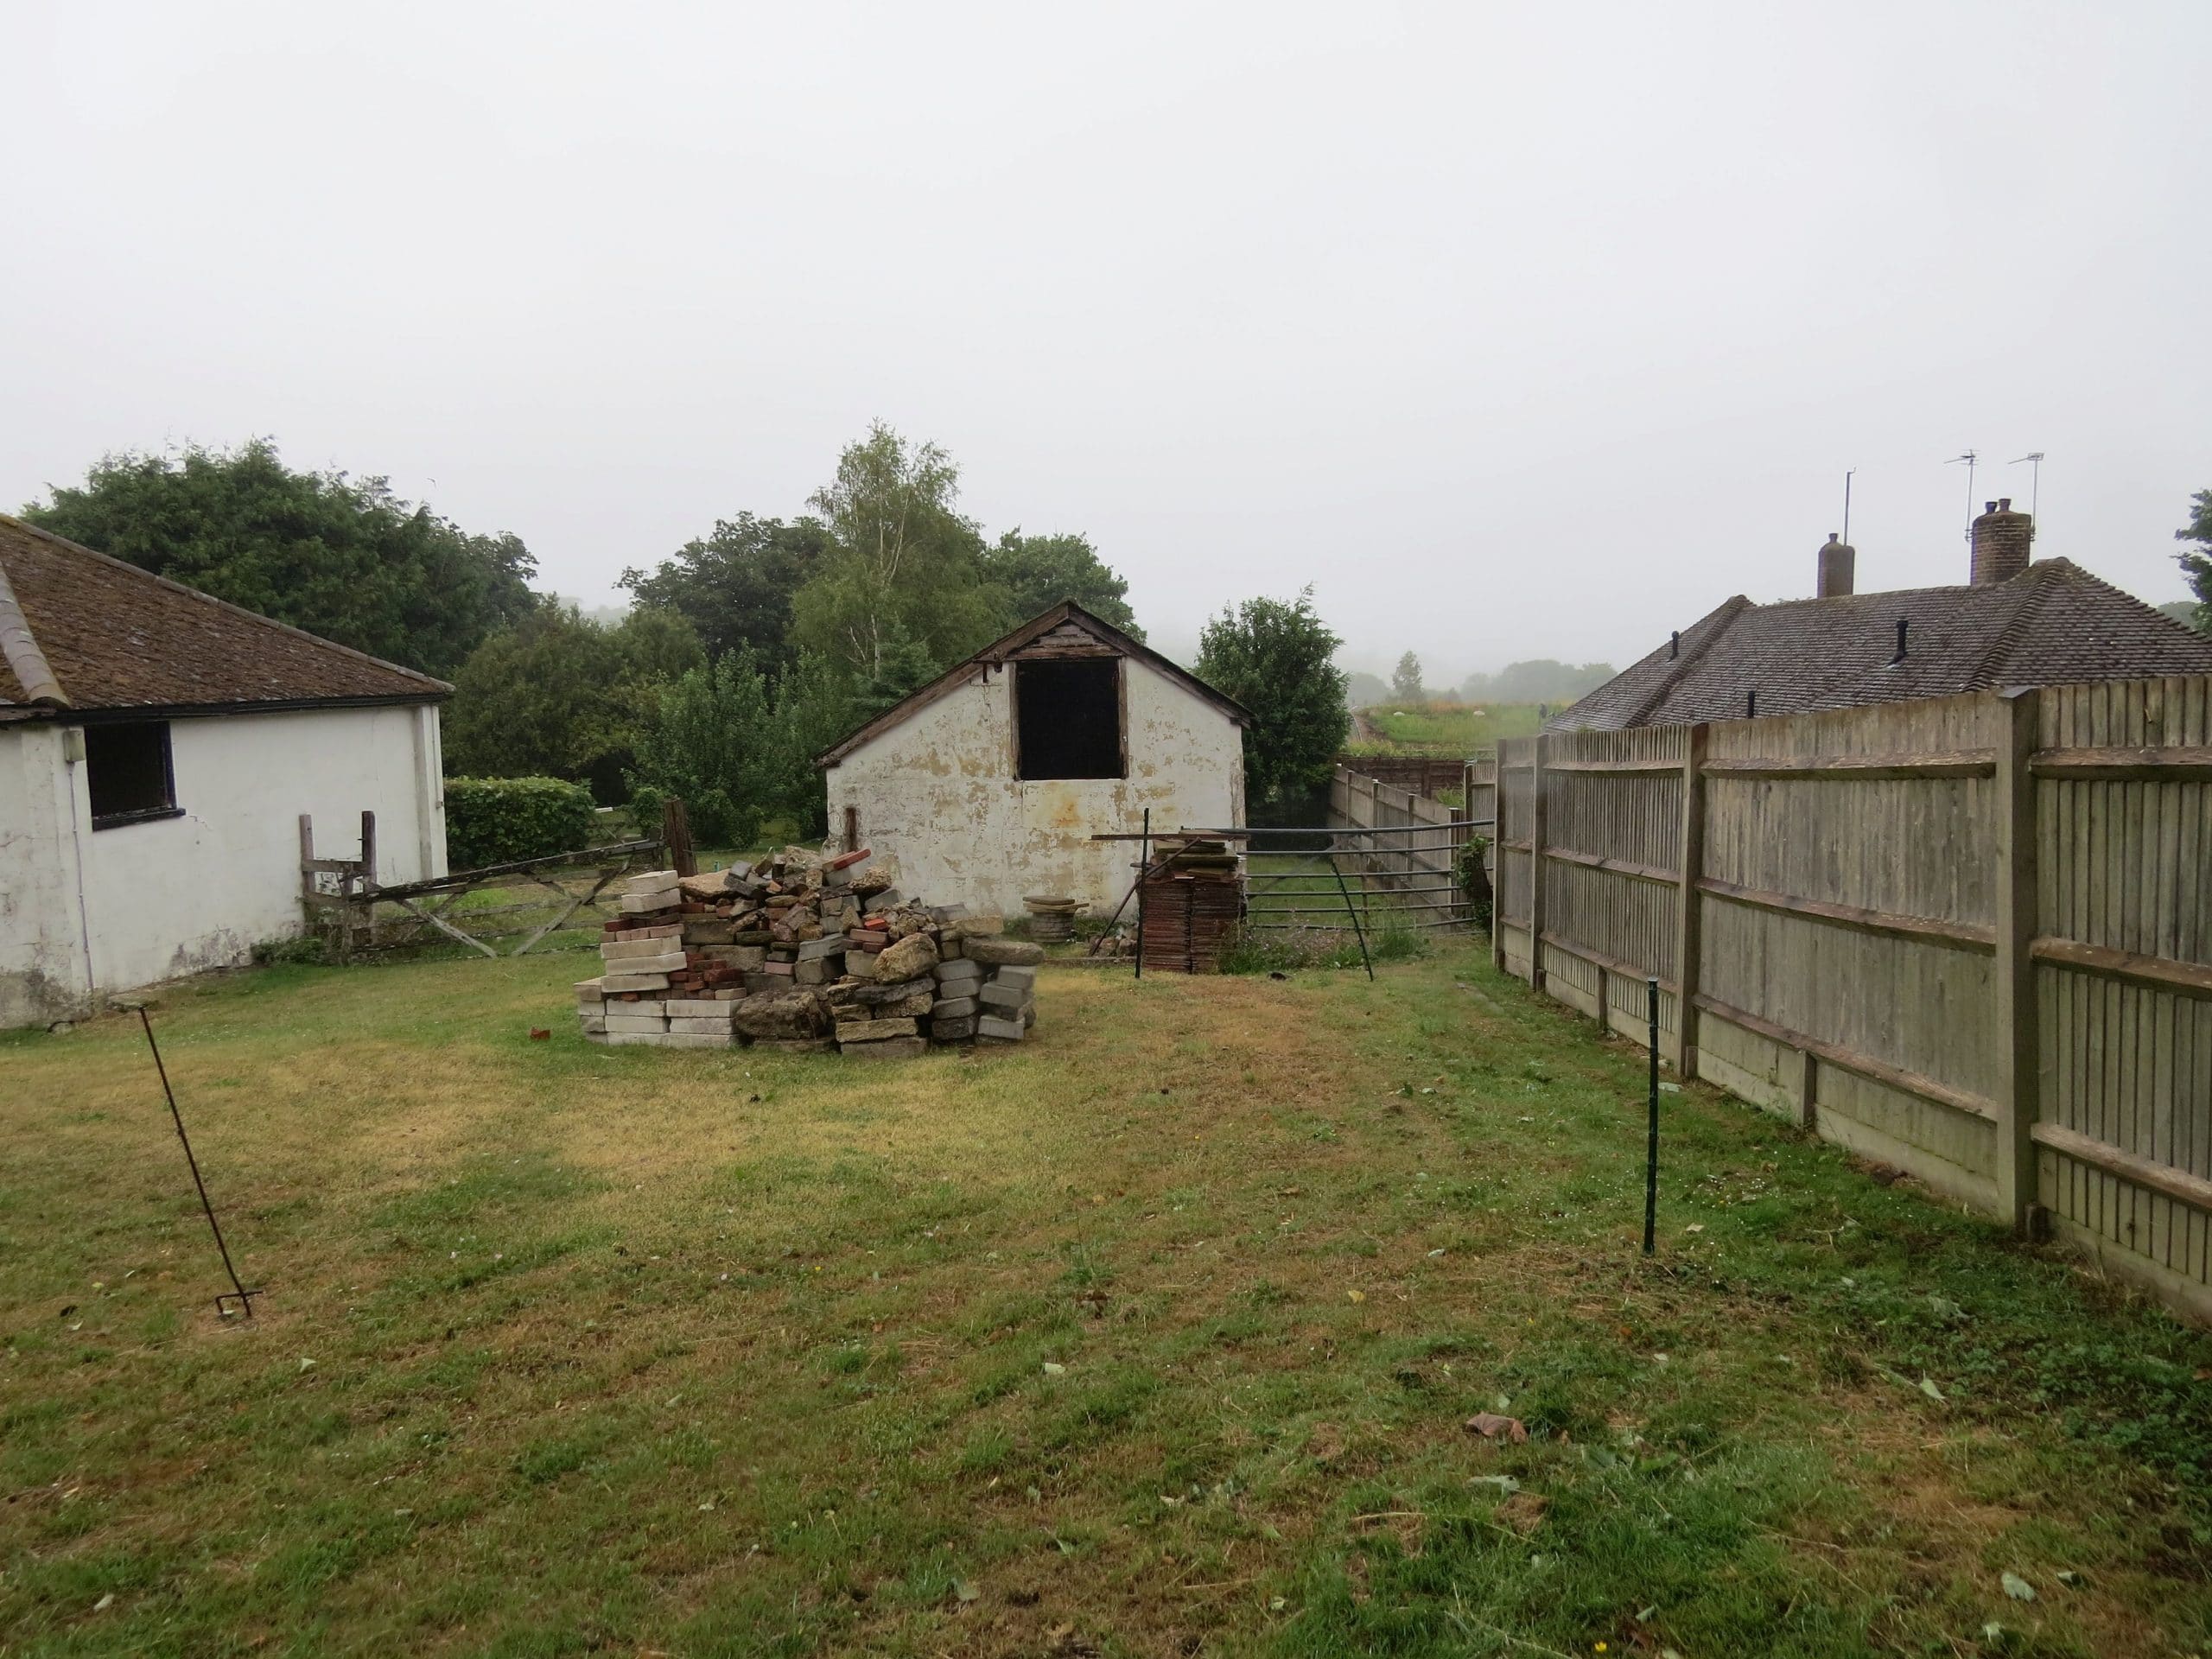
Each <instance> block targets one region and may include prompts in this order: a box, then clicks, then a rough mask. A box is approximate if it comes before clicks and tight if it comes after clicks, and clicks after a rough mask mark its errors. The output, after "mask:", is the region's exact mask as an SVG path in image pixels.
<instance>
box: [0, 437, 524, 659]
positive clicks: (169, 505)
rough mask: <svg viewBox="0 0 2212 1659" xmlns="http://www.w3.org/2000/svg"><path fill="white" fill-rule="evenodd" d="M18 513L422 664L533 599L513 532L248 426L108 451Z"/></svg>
mask: <svg viewBox="0 0 2212 1659" xmlns="http://www.w3.org/2000/svg"><path fill="white" fill-rule="evenodd" d="M53 496H54V499H53V500H52V501H51V502H49V503H47V504H45V505H40V504H38V503H33V504H32V505H29V506H27V507H25V508H24V509H23V515H22V516H23V517H24V518H27V519H29V521H30V522H31V523H33V524H37V525H38V526H40V527H41V529H44V530H50V531H53V532H54V534H56V535H57V536H66V537H68V538H69V539H70V540H71V541H74V542H81V543H84V544H85V545H86V547H89V548H92V549H94V550H97V551H99V552H102V553H105V554H108V555H110V556H111V557H114V558H118V559H123V560H126V561H127V562H129V563H132V564H135V565H137V566H139V567H141V568H142V569H147V570H151V571H153V572H154V573H155V574H156V575H162V576H167V577H168V578H169V579H170V580H172V581H175V582H183V583H185V584H186V585H187V586H188V587H192V588H199V589H200V590H201V591H202V592H204V593H209V594H214V595H215V597H216V598H218V599H226V600H228V601H231V603H232V604H233V605H242V606H244V607H246V608H247V609H248V610H251V611H258V612H260V613H262V614H263V615H264V616H271V617H274V618H276V619H277V620H278V621H280V622H289V623H290V624H291V625H292V626H294V627H296V628H304V629H306V630H307V631H308V632H310V633H316V634H320V635H321V636H322V637H323V638H324V639H334V640H336V641H337V642H338V643H339V644H340V645H351V646H352V647H353V649H354V650H356V651H365V652H369V653H370V654H371V655H372V656H376V657H382V658H387V659H389V660H390V661H392V662H395V663H401V664H405V665H406V666H407V667H409V668H413V669H419V670H421V671H423V672H425V673H429V674H436V675H439V676H442V677H443V676H450V675H451V674H452V673H453V672H454V671H455V670H456V669H458V668H459V667H460V666H461V664H462V662H464V661H465V660H466V659H467V657H468V654H469V653H470V652H472V651H474V649H475V648H476V647H477V646H478V645H480V644H481V643H482V642H483V640H484V639H485V638H486V636H487V635H489V634H490V633H491V632H493V631H494V630H495V629H497V628H499V627H501V626H505V625H507V624H509V623H512V622H515V621H518V620H520V619H521V618H523V617H524V616H527V615H528V614H529V613H531V611H532V610H534V609H536V608H537V606H538V605H539V604H540V603H541V602H542V601H540V600H539V598H538V596H537V594H534V593H532V592H531V588H530V585H529V584H530V578H531V576H532V575H535V574H536V572H537V562H536V561H535V560H534V559H533V558H532V557H531V553H530V550H529V549H528V548H526V547H524V545H523V543H522V542H521V540H520V539H519V538H518V537H515V536H512V535H499V536H472V535H469V534H467V533H466V532H465V531H461V529H460V528H459V527H458V526H457V525H455V524H452V523H450V522H448V520H446V519H443V518H439V517H438V516H437V515H436V514H435V513H434V512H431V511H430V510H429V508H428V507H426V506H416V505H411V504H410V503H409V502H406V501H403V500H401V499H399V498H398V497H397V495H395V494H394V493H392V489H391V485H390V484H389V483H388V482H387V481H386V480H384V479H382V478H363V479H354V478H350V477H348V476H347V475H346V474H344V473H339V472H328V473H306V472H295V471H293V470H292V469H291V468H289V467H286V466H285V465H284V464H283V461H282V460H280V459H279V458H278V456H277V446H276V445H275V444H274V443H272V442H270V441H269V440H267V439H265V438H256V439H253V440H251V442H247V443H245V444H244V445H242V446H241V447H239V448H237V449H233V450H227V451H226V450H219V449H209V448H200V447H199V446H196V445H195V446H192V447H189V448H186V449H184V450H183V451H181V453H179V454H173V455H168V454H165V455H155V454H115V455H110V456H107V457H106V458H105V459H104V460H102V461H100V462H99V464H98V465H97V466H95V467H92V470H91V472H90V474H88V475H87V476H86V480H85V483H84V485H83V486H81V487H57V488H55V489H54V492H53Z"/></svg>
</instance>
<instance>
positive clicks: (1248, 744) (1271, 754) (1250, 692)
mask: <svg viewBox="0 0 2212 1659" xmlns="http://www.w3.org/2000/svg"><path fill="white" fill-rule="evenodd" d="M1343 643H1344V642H1343V641H1342V640H1340V639H1338V638H1337V636H1336V634H1335V633H1333V632H1331V631H1330V628H1329V626H1328V624H1326V623H1325V622H1324V621H1322V620H1321V619H1320V617H1319V615H1317V614H1316V613H1314V610H1313V588H1304V589H1302V590H1301V591H1300V594H1299V595H1298V597H1297V598H1296V599H1295V600H1293V601H1284V600H1280V599H1248V600H1246V601H1244V602H1243V604H1241V605H1239V606H1237V607H1236V608H1235V609H1234V610H1225V611H1224V612H1223V613H1221V614H1220V615H1219V616H1217V617H1215V618H1213V619H1211V620H1209V621H1208V622H1207V623H1206V625H1205V629H1204V631H1203V632H1201V633H1200V634H1199V636H1198V663H1197V665H1196V668H1197V673H1198V677H1199V678H1200V679H1202V680H1204V681H1205V682H1206V683H1207V684H1209V685H1211V686H1212V687H1214V688H1215V689H1216V690H1220V691H1224V692H1226V693H1228V694H1229V695H1230V696H1232V697H1234V698H1236V700H1237V702H1241V703H1243V705H1244V706H1245V707H1246V708H1247V709H1250V710H1251V711H1252V716H1253V723H1252V725H1251V726H1250V727H1249V728H1247V729H1246V731H1245V734H1244V781H1245V787H1246V788H1247V790H1248V791H1249V794H1250V798H1251V799H1252V800H1253V801H1255V802H1276V803H1281V802H1285V801H1287V800H1288V799H1290V798H1294V797H1298V796H1302V795H1305V794H1306V793H1308V792H1310V791H1313V790H1316V789H1319V788H1324V787H1325V786H1326V785H1327V784H1328V781H1329V776H1330V771H1331V768H1332V766H1333V765H1334V762H1335V760H1336V755H1337V753H1338V750H1340V749H1342V748H1343V747H1344V736H1345V734H1346V733H1348V732H1349V731H1350V730H1351V714H1350V713H1349V712H1347V710H1346V709H1345V708H1344V683H1345V679H1346V676H1345V674H1344V671H1343V670H1342V669H1340V668H1338V666H1337V665H1336V663H1335V662H1334V660H1333V658H1335V656H1336V652H1337V647H1338V645H1341V644H1343Z"/></svg>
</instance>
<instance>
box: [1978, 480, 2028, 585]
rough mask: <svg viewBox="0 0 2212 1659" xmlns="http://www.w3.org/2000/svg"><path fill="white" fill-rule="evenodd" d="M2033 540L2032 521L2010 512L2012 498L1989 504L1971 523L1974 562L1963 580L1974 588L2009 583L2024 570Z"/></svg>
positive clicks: (2026, 516)
mask: <svg viewBox="0 0 2212 1659" xmlns="http://www.w3.org/2000/svg"><path fill="white" fill-rule="evenodd" d="M2034 538H2035V520H2034V519H2033V518H2031V517H2030V516H2029V515H2028V514H2026V513H2024V512H2013V511H2012V497H2010V496H2006V497H2005V499H2003V500H2001V501H1992V502H1991V503H1990V504H1989V510H1988V511H1987V512H1985V513H1983V514H1982V515H1981V517H1980V518H1977V519H1975V520H1974V532H1973V539H1974V563H1973V564H1972V566H1971V567H1970V568H1969V569H1968V572H1967V580H1968V581H1970V582H1973V583H1974V586H1975V587H1977V588H1980V587H1985V586H1986V585H1988V584H1989V583H1991V582H2010V581H2012V578H2013V577H2015V576H2017V575H2019V574H2020V573H2021V572H2022V571H2024V570H2025V569H2027V568H2028V545H2029V543H2031V541H2032V540H2033V539H2034Z"/></svg>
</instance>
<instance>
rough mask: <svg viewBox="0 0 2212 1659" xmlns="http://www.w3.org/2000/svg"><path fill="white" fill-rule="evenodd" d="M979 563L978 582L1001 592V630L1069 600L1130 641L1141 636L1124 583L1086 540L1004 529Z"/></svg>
mask: <svg viewBox="0 0 2212 1659" xmlns="http://www.w3.org/2000/svg"><path fill="white" fill-rule="evenodd" d="M982 575H983V580H984V581H985V582H989V583H991V584H992V585H993V586H995V587H996V588H1000V589H1001V590H1002V591H1003V593H1004V594H1005V604H1006V626H1007V627H1009V628H1011V627H1014V626H1018V625H1019V624H1020V623H1023V622H1027V620H1029V619H1030V618H1031V617H1033V616H1035V615H1036V614H1038V613H1039V612H1040V611H1046V610H1050V609H1051V608H1052V607H1053V606H1055V605H1057V604H1058V603H1059V602H1060V601H1062V600H1064V599H1071V600H1073V601H1075V602H1076V603H1077V604H1078V605H1080V606H1082V607H1083V608H1084V610H1086V611H1089V612H1090V613H1091V614H1092V615H1093V616H1095V617H1096V618H1098V620H1101V621H1102V622H1110V623H1112V624H1113V625H1114V626H1116V627H1117V628H1119V629H1121V631H1122V632H1123V633H1126V634H1128V635H1129V636H1130V637H1131V638H1132V639H1143V638H1144V630H1143V629H1142V628H1140V627H1139V626H1137V619H1136V613H1135V612H1134V611H1132V610H1130V609H1129V605H1128V591H1129V584H1128V579H1127V578H1126V577H1124V576H1122V575H1119V574H1118V573H1116V571H1115V570H1113V569H1111V568H1110V567H1109V566H1108V565H1107V564H1106V563H1105V562H1104V561H1103V560H1102V559H1101V558H1100V557H1099V556H1098V550H1097V549H1096V548H1095V547H1093V546H1091V544H1090V537H1087V536H1081V535H1063V536H1025V535H1023V534H1022V533H1021V531H1020V530H1009V531H1007V532H1006V534H1005V535H1003V536H1001V537H999V539H998V544H997V545H996V546H995V547H993V548H990V549H988V550H986V551H985V553H984V554H983V556H982ZM1001 632H1003V630H1001Z"/></svg>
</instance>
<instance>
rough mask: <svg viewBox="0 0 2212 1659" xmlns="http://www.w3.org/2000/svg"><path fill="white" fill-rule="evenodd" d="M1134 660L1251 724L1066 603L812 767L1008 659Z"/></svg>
mask: <svg viewBox="0 0 2212 1659" xmlns="http://www.w3.org/2000/svg"><path fill="white" fill-rule="evenodd" d="M1085 655H1090V656H1106V655H1111V656H1116V657H1134V658H1136V659H1137V660H1138V661H1140V662H1141V663H1143V664H1145V665H1146V666H1147V667H1148V668H1151V669H1154V670H1155V671H1158V672H1159V673H1160V674H1163V675H1165V676H1166V677H1167V678H1169V679H1171V680H1173V681H1174V682H1175V683H1177V684H1178V685H1180V686H1181V687H1182V688H1183V689H1184V690H1186V691H1188V692H1190V693H1191V695H1192V696H1195V697H1198V698H1200V699H1201V700H1203V701H1205V702H1209V703H1211V704H1212V705H1213V706H1214V707H1215V708H1217V709H1220V710H1221V712H1222V713H1223V714H1224V715H1228V716H1229V718H1230V719H1231V720H1233V721H1236V723H1237V724H1238V725H1240V726H1249V725H1250V724H1251V723H1252V713H1251V710H1249V709H1247V708H1245V706H1244V705H1243V703H1241V702H1237V701H1236V699H1235V698H1234V697H1228V696H1223V695H1222V694H1221V693H1220V692H1218V691H1217V690H1214V689H1213V687H1211V686H1210V685H1208V684H1207V683H1205V681H1204V680H1202V679H1200V678H1199V677H1198V676H1197V675H1195V674H1193V673H1192V672H1191V671H1189V670H1188V669H1185V668H1182V667H1179V665H1177V664H1174V663H1172V662H1170V661H1168V660H1167V658H1165V657H1163V656H1161V655H1160V653H1159V652H1156V651H1154V649H1153V648H1152V647H1151V646H1150V645H1146V644H1145V643H1144V642H1143V641H1141V640H1139V639H1132V638H1131V637H1130V636H1129V635H1128V634H1126V633H1123V632H1122V631H1121V630H1120V629H1119V628H1117V627H1116V626H1114V625H1113V624H1112V623H1110V622H1107V621H1103V620H1101V619H1099V618H1097V617H1096V616H1093V615H1092V614H1091V613H1090V612H1089V611H1086V610H1084V608H1083V607H1082V606H1080V605H1078V604H1077V603H1076V602H1075V601H1073V600H1071V599H1064V600H1062V601H1060V602H1059V603H1058V604H1057V605H1055V606H1053V607H1052V609H1050V610H1048V611H1044V612H1041V613H1039V614H1038V615H1035V616H1033V617H1031V618H1030V619H1029V620H1027V622H1025V623H1023V624H1022V625H1021V626H1020V627H1018V628H1016V629H1014V632H1011V633H1009V634H1007V635H1005V636H1004V637H1003V638H1001V639H994V640H993V641H992V642H991V643H990V644H989V645H985V646H984V647H983V648H982V650H981V651H979V652H976V654H975V655H974V656H973V657H970V658H968V659H967V660H966V661H965V662H961V663H956V664H953V665H952V667H950V668H949V669H947V670H946V671H944V673H942V674H940V675H938V677H937V678H935V679H933V680H931V682H930V683H928V684H927V685H925V686H924V687H922V688H921V689H920V690H918V691H915V692H913V693H912V694H911V695H909V696H907V697H906V698H905V699H904V700H903V701H901V702H895V703H893V705H892V706H891V707H890V708H888V709H885V710H884V711H883V712H882V713H881V714H880V715H876V716H875V718H874V719H873V720H870V721H867V722H866V723H865V724H863V725H861V726H860V727H858V728H855V729H854V730H852V731H850V732H848V733H847V734H845V735H844V737H843V738H842V739H840V740H839V741H838V742H837V743H836V744H835V745H834V746H832V747H829V748H827V749H824V750H823V752H822V753H820V754H818V755H817V756H815V758H814V764H815V765H816V766H836V764H837V763H838V762H839V761H840V760H843V759H844V758H845V757H846V756H847V755H849V754H850V753H852V752H853V751H854V750H855V749H857V748H858V747H861V744H863V743H865V742H867V741H868V740H869V739H870V738H873V737H875V736H877V735H878V734H881V733H884V732H887V731H889V730H890V729H891V728H893V727H894V726H896V725H899V723H901V722H902V721H907V720H911V719H912V718H913V716H914V715H917V714H919V713H920V712H921V711H922V710H923V709H925V708H927V707H928V706H929V705H930V704H931V703H932V702H936V701H937V700H938V698H939V697H941V696H944V695H945V694H946V693H947V692H949V691H956V690H959V689H960V687H962V686H963V685H965V684H967V683H968V682H969V681H970V680H972V679H974V678H976V677H977V676H978V675H981V674H984V673H988V671H990V670H991V669H993V668H996V667H1001V666H1003V665H1004V664H1006V663H1007V662H1009V661H1011V660H1013V659H1014V658H1019V657H1023V656H1029V657H1033V658H1046V657H1061V656H1085Z"/></svg>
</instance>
